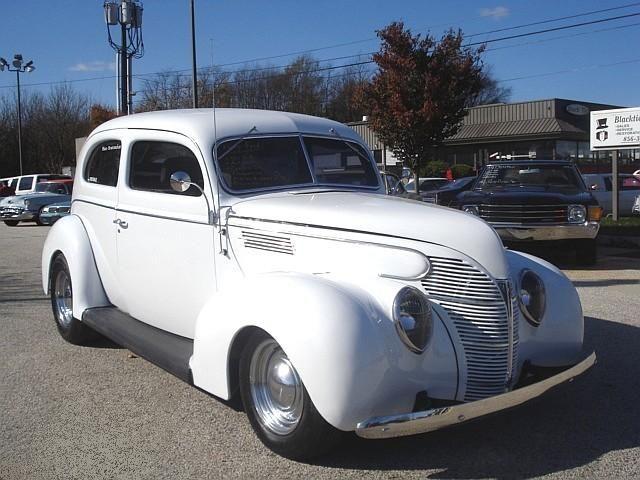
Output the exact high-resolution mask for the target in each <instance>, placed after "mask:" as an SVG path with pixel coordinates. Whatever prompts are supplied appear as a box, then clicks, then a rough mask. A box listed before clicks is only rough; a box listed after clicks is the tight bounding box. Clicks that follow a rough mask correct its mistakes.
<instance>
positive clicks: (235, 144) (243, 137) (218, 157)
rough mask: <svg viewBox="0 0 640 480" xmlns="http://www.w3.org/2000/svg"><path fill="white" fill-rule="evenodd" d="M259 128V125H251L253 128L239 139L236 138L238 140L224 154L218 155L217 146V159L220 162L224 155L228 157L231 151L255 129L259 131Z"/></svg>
mask: <svg viewBox="0 0 640 480" xmlns="http://www.w3.org/2000/svg"><path fill="white" fill-rule="evenodd" d="M257 130H258V127H256V126H255V125H254V126H253V127H251V130H249V131H248V132H247V133H245V134H244V135H243V136H242V137H240V138H239V139H238V140H236V142H235V143H234V144H233V145H231V146H230V147H229V150H227V151H226V152H224V153H223V154H222V155H220V156H218V155H217V153H218V152H217V148H216V160H217V161H218V162H219V161H220V160H222V159H223V158H224V157H226V156H227V155H229V154H230V153H231V152H233V151H234V150H235V149H236V147H237V146H238V145H240V144H241V143H242V142H244V141H245V140H246V139H247V138H248V137H249V135H251V134H252V133H253V132H254V131H257ZM216 142H217V140H216Z"/></svg>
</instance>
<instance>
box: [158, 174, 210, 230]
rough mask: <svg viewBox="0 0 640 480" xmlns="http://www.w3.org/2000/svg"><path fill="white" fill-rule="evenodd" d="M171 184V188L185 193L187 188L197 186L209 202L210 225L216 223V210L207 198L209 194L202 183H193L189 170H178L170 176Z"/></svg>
mask: <svg viewBox="0 0 640 480" xmlns="http://www.w3.org/2000/svg"><path fill="white" fill-rule="evenodd" d="M169 185H171V189H172V190H174V191H176V192H178V193H184V192H186V191H187V190H189V187H191V186H193V187H195V188H197V189H198V190H199V191H200V193H201V194H202V196H203V197H204V201H205V202H206V203H207V212H208V214H207V218H208V223H209V225H214V224H215V222H216V214H215V212H214V211H213V210H212V209H211V205H210V204H209V199H208V198H207V196H206V195H205V193H204V190H203V189H202V187H201V186H200V185H198V184H197V183H193V182H192V181H191V177H190V176H189V174H188V173H187V172H183V171H177V172H174V173H172V174H171V176H170V177H169Z"/></svg>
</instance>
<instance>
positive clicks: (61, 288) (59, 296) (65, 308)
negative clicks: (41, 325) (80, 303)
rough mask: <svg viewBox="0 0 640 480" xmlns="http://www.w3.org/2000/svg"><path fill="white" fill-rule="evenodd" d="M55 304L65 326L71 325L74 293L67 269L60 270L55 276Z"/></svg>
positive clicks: (59, 319)
mask: <svg viewBox="0 0 640 480" xmlns="http://www.w3.org/2000/svg"><path fill="white" fill-rule="evenodd" d="M53 304H54V308H55V310H56V311H55V314H56V318H57V319H58V322H59V323H60V325H62V326H63V327H65V328H66V327H69V325H71V321H72V320H73V295H72V291H71V279H70V278H69V275H68V274H67V272H66V271H64V270H60V271H59V272H58V274H57V275H56V278H55V283H54V288H53Z"/></svg>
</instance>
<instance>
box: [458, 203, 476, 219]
mask: <svg viewBox="0 0 640 480" xmlns="http://www.w3.org/2000/svg"><path fill="white" fill-rule="evenodd" d="M462 211H463V212H467V213H470V214H472V215H475V216H476V217H479V216H480V211H479V210H478V206H477V205H463V206H462Z"/></svg>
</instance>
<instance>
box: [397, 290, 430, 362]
mask: <svg viewBox="0 0 640 480" xmlns="http://www.w3.org/2000/svg"><path fill="white" fill-rule="evenodd" d="M432 316H433V312H432V309H431V303H430V302H429V300H428V299H427V297H426V296H425V295H424V294H423V293H422V292H421V291H420V290H418V289H417V288H413V287H404V288H402V289H401V290H400V291H399V292H398V294H397V295H396V298H395V300H394V301H393V321H394V323H395V326H396V330H397V332H398V335H399V336H400V340H402V342H403V343H404V344H405V345H406V346H407V348H409V350H411V351H412V352H413V353H422V352H424V349H425V348H426V347H427V344H428V343H429V340H430V339H431V335H432V333H433V318H432Z"/></svg>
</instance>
